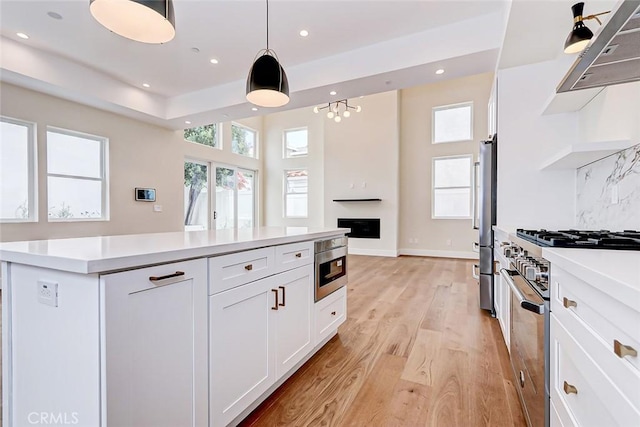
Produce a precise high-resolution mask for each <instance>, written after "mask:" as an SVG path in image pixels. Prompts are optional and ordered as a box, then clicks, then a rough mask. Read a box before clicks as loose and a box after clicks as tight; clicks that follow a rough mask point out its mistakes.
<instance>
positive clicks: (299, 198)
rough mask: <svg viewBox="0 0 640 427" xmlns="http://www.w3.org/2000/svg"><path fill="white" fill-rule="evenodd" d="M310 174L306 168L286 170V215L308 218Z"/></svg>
mask: <svg viewBox="0 0 640 427" xmlns="http://www.w3.org/2000/svg"><path fill="white" fill-rule="evenodd" d="M308 193H309V176H308V172H307V170H306V169H287V170H285V171H284V217H285V218H307V217H308V215H309V212H308V201H309V198H308V196H309V195H308Z"/></svg>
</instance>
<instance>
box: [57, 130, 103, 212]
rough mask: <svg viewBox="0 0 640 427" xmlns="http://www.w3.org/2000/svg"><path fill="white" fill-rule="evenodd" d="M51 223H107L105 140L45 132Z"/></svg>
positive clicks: (77, 133) (96, 137)
mask: <svg viewBox="0 0 640 427" xmlns="http://www.w3.org/2000/svg"><path fill="white" fill-rule="evenodd" d="M47 187H48V189H47V209H48V212H49V213H48V216H49V220H50V221H77V220H101V219H109V212H108V183H107V139H106V138H102V137H99V136H93V135H87V134H83V133H79V132H74V131H70V130H64V129H56V128H51V127H48V128H47Z"/></svg>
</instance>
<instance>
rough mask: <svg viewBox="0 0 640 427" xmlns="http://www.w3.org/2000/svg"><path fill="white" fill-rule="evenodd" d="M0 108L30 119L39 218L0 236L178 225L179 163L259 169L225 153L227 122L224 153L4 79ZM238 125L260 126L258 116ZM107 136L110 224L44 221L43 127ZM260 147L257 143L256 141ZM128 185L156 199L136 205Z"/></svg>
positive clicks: (5, 227) (2, 228) (3, 227)
mask: <svg viewBox="0 0 640 427" xmlns="http://www.w3.org/2000/svg"><path fill="white" fill-rule="evenodd" d="M0 90H1V91H2V97H1V100H0V102H1V103H0V113H1V114H2V115H4V116H8V117H12V118H16V119H20V120H25V121H30V122H35V123H36V124H37V147H38V148H37V151H38V218H39V221H38V222H30V223H5V224H0V241H15V240H36V239H49V238H64V237H82V236H96V235H114V234H131V233H150V232H163V231H179V230H183V215H184V206H183V197H184V195H183V191H184V166H183V165H184V160H185V158H192V159H198V160H210V161H216V162H221V163H223V164H234V165H238V166H241V167H245V168H248V169H254V170H258V177H259V178H260V177H261V165H262V160H260V159H249V158H247V157H244V156H239V155H236V154H233V153H231V152H230V145H231V144H230V140H231V124H230V123H225V124H223V138H224V139H223V150H215V149H212V148H210V147H206V146H203V145H199V144H194V143H190V142H186V141H184V139H183V135H182V132H181V131H172V130H168V129H165V128H161V127H158V126H154V125H150V124H146V123H143V122H139V121H137V120H133V119H129V118H126V117H123V116H119V115H117V114H113V113H108V112H105V111H102V110H98V109H95V108H92V107H87V106H84V105H81V104H77V103H74V102H71V101H66V100H62V99H60V98H56V97H53V96H49V95H44V94H42V93H39V92H34V91H31V90H28V89H24V88H21V87H17V86H13V85H10V84H7V83H2V84H0ZM240 123H242V124H245V125H247V126H250V127H253V128H255V129H257V130H258V131H259V132H260V131H261V130H262V118H261V117H255V118H252V119H247V120H242V121H240ZM47 126H55V127H60V128H63V129H70V130H75V131H79V132H85V133H89V134H93V135H99V136H104V137H107V138H108V139H109V199H110V220H109V221H80V222H55V223H50V222H48V221H47V198H46V189H47V175H46V173H47V170H46V159H47V157H46V154H47V151H46V144H45V142H46V127H47ZM259 145H260V141H259ZM135 187H152V188H155V189H156V203H155V204H159V205H162V212H154V211H153V205H154V203H148V202H136V201H135V200H134V195H133V191H134V188H135Z"/></svg>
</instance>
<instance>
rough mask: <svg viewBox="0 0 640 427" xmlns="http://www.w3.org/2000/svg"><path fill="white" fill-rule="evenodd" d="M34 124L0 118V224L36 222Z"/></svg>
mask: <svg viewBox="0 0 640 427" xmlns="http://www.w3.org/2000/svg"><path fill="white" fill-rule="evenodd" d="M35 127H36V126H35V124H34V123H29V122H24V121H22V120H16V119H11V118H8V117H0V221H2V222H30V221H37V220H38V218H37V207H36V205H37V203H36V202H37V199H38V198H37V194H36V182H37V181H36V173H35V170H36V164H37V163H36V143H35Z"/></svg>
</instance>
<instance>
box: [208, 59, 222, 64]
mask: <svg viewBox="0 0 640 427" xmlns="http://www.w3.org/2000/svg"><path fill="white" fill-rule="evenodd" d="M209 62H211V63H212V64H217V63H218V62H220V61H218V60H217V59H216V58H211V59H210V60H209Z"/></svg>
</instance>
